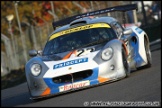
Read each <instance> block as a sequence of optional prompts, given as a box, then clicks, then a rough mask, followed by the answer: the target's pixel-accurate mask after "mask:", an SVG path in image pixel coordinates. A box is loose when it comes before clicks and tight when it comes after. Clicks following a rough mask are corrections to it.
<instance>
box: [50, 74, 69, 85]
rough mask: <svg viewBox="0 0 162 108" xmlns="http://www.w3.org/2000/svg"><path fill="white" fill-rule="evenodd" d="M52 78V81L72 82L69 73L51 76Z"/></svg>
mask: <svg viewBox="0 0 162 108" xmlns="http://www.w3.org/2000/svg"><path fill="white" fill-rule="evenodd" d="M52 80H53V82H54V83H68V82H72V76H71V75H70V74H69V75H64V76H59V77H56V78H53V79H52Z"/></svg>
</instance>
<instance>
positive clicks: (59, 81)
mask: <svg viewBox="0 0 162 108" xmlns="http://www.w3.org/2000/svg"><path fill="white" fill-rule="evenodd" d="M124 7H126V8H124ZM132 7H134V5H130V6H122V7H121V6H120V7H113V8H107V9H105V10H100V11H99V12H98V13H101V11H102V13H104V12H105V13H107V12H109V11H107V10H110V9H111V10H115V9H117V10H122V11H125V10H133V9H135V8H132ZM123 8H124V9H123ZM95 14H97V12H94V14H93V15H95ZM84 15H88V16H91V15H92V13H89V14H87V13H86V14H84ZM88 16H84V17H82V18H79V17H77V18H76V17H75V18H76V19H75V20H73V21H71V20H70V22H68V21H67V22H66V24H63V23H64V22H62V23H61V24H63V26H61V27H60V28H57V29H56V30H54V31H53V32H52V33H51V35H50V36H49V38H48V40H47V43H46V45H45V47H44V49H43V51H42V52H39V51H36V50H31V51H30V52H29V55H30V56H32V57H33V58H31V59H30V60H29V61H28V62H27V63H26V66H25V72H26V79H27V85H28V88H29V91H30V94H31V97H32V99H38V98H42V97H47V96H51V95H55V94H59V93H64V92H68V91H71V90H76V89H80V88H85V87H89V86H93V85H97V84H102V83H104V82H110V81H115V80H119V79H122V78H125V77H128V76H129V75H130V72H131V70H137V69H138V68H139V67H142V66H146V67H150V66H151V53H150V47H149V38H148V36H147V34H146V33H145V32H144V31H143V30H142V29H140V28H139V27H137V26H131V27H129V28H126V27H123V26H122V25H121V24H120V23H119V22H118V20H116V19H115V18H113V17H108V16H105V17H93V18H92V17H88ZM73 18H74V17H73ZM73 18H70V19H73ZM54 24H56V26H58V25H59V23H58V22H57V23H54ZM59 26H60V25H59Z"/></svg>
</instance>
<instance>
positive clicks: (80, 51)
mask: <svg viewBox="0 0 162 108" xmlns="http://www.w3.org/2000/svg"><path fill="white" fill-rule="evenodd" d="M83 52H84V49H81V50H78V51H77V53H78V54H77V56H78V57H79V56H80V55H81V54H82V53H83Z"/></svg>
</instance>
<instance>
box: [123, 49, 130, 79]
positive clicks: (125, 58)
mask: <svg viewBox="0 0 162 108" xmlns="http://www.w3.org/2000/svg"><path fill="white" fill-rule="evenodd" d="M122 60H123V67H124V70H125V74H126V77H129V76H130V66H129V64H128V61H127V56H126V53H125V50H124V49H122Z"/></svg>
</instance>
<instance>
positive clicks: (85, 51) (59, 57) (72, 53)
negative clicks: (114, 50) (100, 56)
mask: <svg viewBox="0 0 162 108" xmlns="http://www.w3.org/2000/svg"><path fill="white" fill-rule="evenodd" d="M104 46H105V43H103V44H99V45H94V46H90V47H84V48H79V49H76V50H71V51H67V52H63V53H59V54H53V55H46V56H40V59H41V60H42V61H60V60H63V59H68V58H73V57H77V55H78V54H80V55H87V54H90V53H93V52H96V51H99V50H101V49H102V48H103V47H104ZM88 50H89V51H88Z"/></svg>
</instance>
